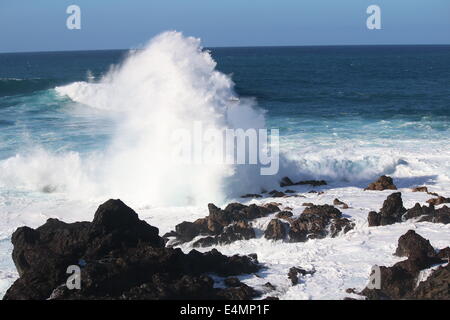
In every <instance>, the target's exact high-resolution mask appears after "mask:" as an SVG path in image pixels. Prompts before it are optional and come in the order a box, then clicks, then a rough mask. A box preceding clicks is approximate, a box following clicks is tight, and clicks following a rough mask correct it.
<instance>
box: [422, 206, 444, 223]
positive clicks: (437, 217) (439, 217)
mask: <svg viewBox="0 0 450 320" xmlns="http://www.w3.org/2000/svg"><path fill="white" fill-rule="evenodd" d="M425 221H426V222H433V223H443V224H448V223H450V208H448V207H447V206H443V207H442V208H439V209H436V210H435V211H434V213H433V214H429V215H426V216H423V217H422V218H420V219H419V222H425Z"/></svg>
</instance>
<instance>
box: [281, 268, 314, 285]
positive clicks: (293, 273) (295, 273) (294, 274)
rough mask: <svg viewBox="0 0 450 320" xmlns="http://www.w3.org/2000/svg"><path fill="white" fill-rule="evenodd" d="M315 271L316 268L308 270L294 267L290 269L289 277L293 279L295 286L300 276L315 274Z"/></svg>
mask: <svg viewBox="0 0 450 320" xmlns="http://www.w3.org/2000/svg"><path fill="white" fill-rule="evenodd" d="M315 272H316V271H315V270H311V271H307V270H305V269H303V268H298V267H292V268H290V269H289V272H288V278H289V279H290V280H291V283H292V285H293V286H295V285H297V284H298V282H299V276H305V275H307V274H310V275H313V274H314V273H315Z"/></svg>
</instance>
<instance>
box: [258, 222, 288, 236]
mask: <svg viewBox="0 0 450 320" xmlns="http://www.w3.org/2000/svg"><path fill="white" fill-rule="evenodd" d="M287 228H288V225H287V224H286V223H283V222H281V221H280V220H278V219H272V220H271V221H270V222H269V225H268V226H267V229H266V231H265V232H264V237H265V238H266V239H271V240H283V239H284V238H285V237H286V233H287V231H286V229H287Z"/></svg>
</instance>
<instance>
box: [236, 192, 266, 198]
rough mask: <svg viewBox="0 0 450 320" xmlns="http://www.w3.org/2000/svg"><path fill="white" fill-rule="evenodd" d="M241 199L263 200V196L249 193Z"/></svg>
mask: <svg viewBox="0 0 450 320" xmlns="http://www.w3.org/2000/svg"><path fill="white" fill-rule="evenodd" d="M241 198H255V199H257V198H262V195H260V194H257V193H247V194H244V195H243V196H241Z"/></svg>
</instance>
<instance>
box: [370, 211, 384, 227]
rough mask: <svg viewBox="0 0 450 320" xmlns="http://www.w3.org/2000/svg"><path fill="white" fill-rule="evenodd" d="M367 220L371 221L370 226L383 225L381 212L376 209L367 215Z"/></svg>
mask: <svg viewBox="0 0 450 320" xmlns="http://www.w3.org/2000/svg"><path fill="white" fill-rule="evenodd" d="M367 221H368V223H369V227H378V226H379V225H381V214H379V213H378V212H375V211H370V212H369V215H368V216H367Z"/></svg>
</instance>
